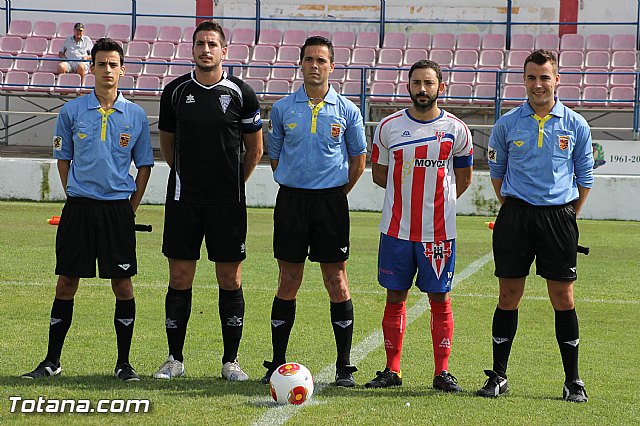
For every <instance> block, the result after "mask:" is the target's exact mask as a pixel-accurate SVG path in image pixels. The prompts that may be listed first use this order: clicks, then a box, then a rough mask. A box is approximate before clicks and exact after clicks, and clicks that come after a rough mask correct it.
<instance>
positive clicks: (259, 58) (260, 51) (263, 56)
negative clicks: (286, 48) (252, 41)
mask: <svg viewBox="0 0 640 426" xmlns="http://www.w3.org/2000/svg"><path fill="white" fill-rule="evenodd" d="M276 54H277V50H276V48H275V46H272V45H261V44H258V45H256V46H254V47H253V52H252V54H251V62H268V63H269V64H273V63H274V62H275V61H276Z"/></svg>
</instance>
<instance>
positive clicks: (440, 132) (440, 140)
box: [435, 131, 445, 143]
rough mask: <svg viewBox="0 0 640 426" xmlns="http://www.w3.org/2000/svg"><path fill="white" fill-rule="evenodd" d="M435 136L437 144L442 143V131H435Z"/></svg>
mask: <svg viewBox="0 0 640 426" xmlns="http://www.w3.org/2000/svg"><path fill="white" fill-rule="evenodd" d="M435 135H436V139H437V140H438V143H440V142H442V138H444V135H445V133H444V132H443V131H437V132H435Z"/></svg>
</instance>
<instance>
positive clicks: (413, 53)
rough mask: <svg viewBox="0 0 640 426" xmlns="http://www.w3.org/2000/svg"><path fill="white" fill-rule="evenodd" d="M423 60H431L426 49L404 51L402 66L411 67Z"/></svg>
mask: <svg viewBox="0 0 640 426" xmlns="http://www.w3.org/2000/svg"><path fill="white" fill-rule="evenodd" d="M423 59H429V53H428V52H427V50H426V49H407V50H405V51H404V59H403V61H402V65H404V66H406V67H410V66H411V65H413V64H415V63H416V62H418V61H421V60H423Z"/></svg>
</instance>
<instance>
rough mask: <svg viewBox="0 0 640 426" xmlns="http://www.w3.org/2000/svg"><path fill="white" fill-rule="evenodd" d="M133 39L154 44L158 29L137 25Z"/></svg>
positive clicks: (152, 26)
mask: <svg viewBox="0 0 640 426" xmlns="http://www.w3.org/2000/svg"><path fill="white" fill-rule="evenodd" d="M133 39H134V40H138V41H146V42H147V43H155V42H156V40H157V39H158V27H156V26H155V25H138V26H136V33H135V34H134V35H133ZM158 84H159V83H158Z"/></svg>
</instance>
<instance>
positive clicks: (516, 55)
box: [506, 50, 531, 69]
mask: <svg viewBox="0 0 640 426" xmlns="http://www.w3.org/2000/svg"><path fill="white" fill-rule="evenodd" d="M530 54H531V51H529V50H511V51H509V54H508V55H507V63H506V67H507V68H520V69H523V66H524V61H525V59H527V56H529V55H530Z"/></svg>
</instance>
